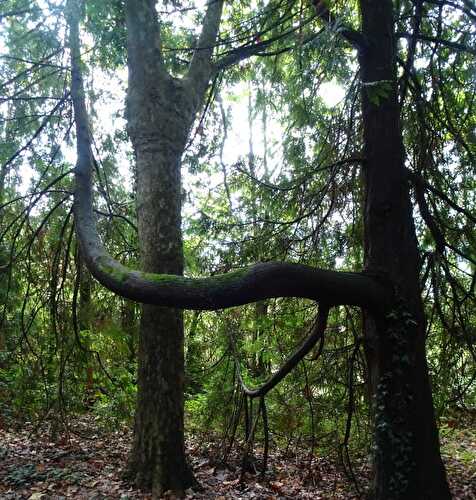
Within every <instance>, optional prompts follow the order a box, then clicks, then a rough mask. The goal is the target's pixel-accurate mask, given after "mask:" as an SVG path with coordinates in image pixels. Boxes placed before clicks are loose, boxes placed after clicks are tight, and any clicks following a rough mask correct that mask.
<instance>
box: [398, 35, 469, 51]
mask: <svg viewBox="0 0 476 500" xmlns="http://www.w3.org/2000/svg"><path fill="white" fill-rule="evenodd" d="M395 36H396V37H397V38H408V39H409V40H411V39H412V38H413V36H414V34H413V33H407V32H403V31H398V32H397V33H395ZM416 38H417V40H420V41H423V42H431V43H436V44H437V45H442V46H443V47H447V48H449V49H454V50H457V51H459V52H468V54H473V55H476V49H475V48H473V47H468V46H467V45H465V44H464V43H459V42H452V41H451V40H445V39H444V38H439V37H436V36H430V35H423V34H422V33H418V34H417V35H416Z"/></svg>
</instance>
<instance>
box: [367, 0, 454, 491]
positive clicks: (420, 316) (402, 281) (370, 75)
mask: <svg viewBox="0 0 476 500" xmlns="http://www.w3.org/2000/svg"><path fill="white" fill-rule="evenodd" d="M360 4H361V11H362V30H363V34H364V36H365V37H366V39H367V40H368V42H369V45H368V48H367V50H365V51H363V52H362V54H361V56H360V58H361V61H360V62H361V70H362V82H363V84H362V85H363V89H362V98H363V119H364V140H365V157H366V164H365V169H364V184H365V208H364V210H365V214H364V217H365V266H366V269H367V271H369V272H371V273H375V274H381V275H383V276H384V277H385V278H386V279H388V280H389V281H390V282H391V283H393V284H394V287H395V290H394V293H395V303H394V306H393V308H392V310H391V312H390V313H389V314H387V315H386V316H385V317H376V316H373V317H370V316H367V318H366V324H365V334H366V352H367V359H368V362H369V370H370V378H371V386H372V389H373V393H374V398H375V400H374V404H375V426H376V434H375V439H376V453H375V473H376V475H375V492H374V493H375V498H377V499H379V500H380V499H381V500H384V499H385V500H390V499H402V500H403V499H405V500H413V499H414V500H425V499H427V500H430V499H431V500H438V499H448V498H450V493H449V489H448V485H447V481H446V475H445V470H444V467H443V464H442V461H441V457H440V450H439V442H438V432H437V427H436V422H435V416H434V412H433V403H432V396H431V387H430V382H429V376H428V367H427V362H426V356H425V316H424V312H423V305H422V300H421V292H420V288H419V281H418V278H419V254H418V247H417V240H416V234H415V227H414V222H413V218H412V209H411V202H410V196H409V188H408V183H407V180H406V176H405V168H404V167H405V165H404V147H403V142H402V133H401V129H400V118H399V106H398V102H397V85H396V53H395V37H394V33H393V29H394V23H393V7H392V2H391V0H361V2H360ZM377 88H380V90H382V89H383V90H384V91H385V92H384V93H385V96H383V97H382V93H380V94H379V95H380V97H379V98H377V97H376V95H377V94H378V92H376V89H377Z"/></svg>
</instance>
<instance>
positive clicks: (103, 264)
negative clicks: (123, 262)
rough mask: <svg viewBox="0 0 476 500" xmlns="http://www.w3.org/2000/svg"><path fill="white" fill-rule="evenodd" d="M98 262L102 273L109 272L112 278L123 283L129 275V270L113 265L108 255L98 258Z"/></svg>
mask: <svg viewBox="0 0 476 500" xmlns="http://www.w3.org/2000/svg"><path fill="white" fill-rule="evenodd" d="M96 264H97V266H98V268H99V270H100V271H101V272H102V273H104V274H107V275H108V276H109V277H110V278H112V279H113V280H115V281H118V282H119V283H123V282H124V281H126V280H127V278H128V277H129V273H128V272H127V271H124V270H122V269H120V267H119V266H117V267H116V266H113V265H111V260H110V259H109V258H108V257H100V258H98V259H97V260H96Z"/></svg>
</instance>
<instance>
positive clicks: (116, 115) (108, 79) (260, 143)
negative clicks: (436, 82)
mask: <svg viewBox="0 0 476 500" xmlns="http://www.w3.org/2000/svg"><path fill="white" fill-rule="evenodd" d="M196 4H197V5H198V6H199V7H200V8H202V9H203V8H204V5H205V0H197V2H196ZM177 17H178V16H177V15H175V16H174V18H176V20H177V21H178V22H179V23H182V25H184V26H187V27H192V26H193V22H192V21H191V16H188V17H187V16H182V17H181V18H180V19H177ZM87 38H88V37H86V39H85V40H84V42H85V43H86V44H89V45H90V44H92V41H91V40H88V39H87ZM88 42H89V43H88ZM91 80H92V85H93V86H94V90H95V92H96V93H98V92H100V93H101V96H100V98H99V100H98V101H97V103H96V104H95V110H94V111H95V114H96V115H97V117H98V118H97V120H96V123H95V135H96V137H97V139H98V142H100V141H99V139H100V137H99V136H98V134H105V133H110V134H113V133H114V131H116V130H123V129H124V128H125V120H124V117H123V109H124V102H125V90H126V82H127V69H125V68H124V69H123V70H120V71H117V72H116V73H115V75H114V76H111V75H106V74H104V73H103V72H102V71H100V70H97V69H96V70H94V72H93V74H92V75H91ZM221 95H222V98H223V105H224V107H225V109H230V111H231V113H230V123H229V129H228V139H227V141H226V143H225V147H224V151H223V157H224V161H225V163H226V164H227V165H232V164H234V163H236V162H237V161H238V160H239V158H240V157H243V156H244V155H246V154H248V140H249V131H248V84H247V83H243V84H239V85H235V87H234V88H233V89H232V90H231V92H230V91H228V89H225V90H224V91H223V92H222V93H221ZM344 95H345V90H344V89H343V88H342V87H341V86H339V85H338V84H337V83H336V81H335V80H331V81H328V82H325V83H323V84H322V85H321V86H320V89H319V96H320V97H321V98H322V99H323V101H324V103H325V104H326V105H327V106H328V107H334V106H337V105H339V103H340V102H341V101H342V100H343V98H344ZM237 96H238V98H237ZM255 128H256V133H255V131H253V142H254V145H253V146H254V148H255V154H257V155H258V156H263V149H264V140H263V135H262V127H261V123H260V118H259V117H257V119H256V122H255ZM267 134H268V144H271V143H272V142H273V140H274V141H277V142H280V138H281V137H282V130H281V127H280V125H279V123H278V121H277V118H276V117H273V116H272V114H271V113H270V114H269V121H268V125H267ZM129 147H130V146H129ZM127 148H128V146H126V145H124V146H123V147H122V150H121V151H120V152H119V154H118V155H117V161H118V167H119V172H120V173H121V175H122V176H123V178H124V180H125V182H126V183H127V184H128V185H129V187H130V184H131V175H130V165H129V162H128V159H127V156H126V151H127ZM62 153H63V156H64V157H65V159H66V160H67V161H68V162H70V163H72V164H74V162H75V150H74V148H71V147H66V146H63V149H62ZM276 153H277V152H276V151H275V158H274V161H275V162H276V161H279V156H280V154H279V152H278V153H277V156H278V158H277V157H276ZM20 174H21V178H22V183H21V186H20V191H21V192H22V193H25V192H26V190H27V189H28V188H29V187H30V186H31V180H32V177H33V176H34V171H33V169H32V168H31V167H30V166H29V165H28V162H27V161H26V162H24V163H23V165H22V167H21V169H20ZM185 182H186V179H185ZM221 182H222V178H221V176H217V177H216V178H215V179H209V185H210V184H219V183H221Z"/></svg>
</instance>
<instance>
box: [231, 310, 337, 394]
mask: <svg viewBox="0 0 476 500" xmlns="http://www.w3.org/2000/svg"><path fill="white" fill-rule="evenodd" d="M328 317H329V306H328V305H327V304H326V303H325V302H322V303H321V305H320V306H319V313H318V316H317V319H316V322H315V324H314V325H313V328H312V331H311V333H310V334H309V335H308V336H307V337H306V339H305V340H304V342H303V343H302V344H301V345H300V346H299V348H298V349H296V350H295V351H294V352H293V354H292V355H291V356H290V357H289V358H288V359H287V360H286V362H285V363H284V364H283V366H281V368H280V369H279V370H278V371H277V372H276V373H274V374H273V375H272V376H271V377H270V378H269V379H268V381H267V382H265V383H264V384H263V385H262V386H261V387H258V388H256V389H250V388H249V387H247V386H246V385H245V383H244V381H243V378H242V376H241V371H240V367H239V364H238V357H237V355H236V352H235V361H236V363H237V373H238V377H239V379H240V384H241V387H242V389H243V392H244V393H245V394H246V395H247V396H248V397H250V398H258V397H264V396H266V394H268V392H269V391H270V390H271V389H273V388H274V387H276V386H277V385H278V384H279V382H281V380H283V378H284V377H286V375H288V373H290V372H291V371H292V370H293V369H294V368H295V367H296V366H297V365H298V363H299V362H300V361H301V360H302V359H303V358H304V356H306V354H308V353H309V352H311V349H312V348H313V347H314V346H315V345H316V343H317V341H318V340H319V339H321V338H322V337H323V336H324V332H325V329H326V327H327V319H328ZM232 342H234V339H232ZM233 348H235V345H234V344H233Z"/></svg>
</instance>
